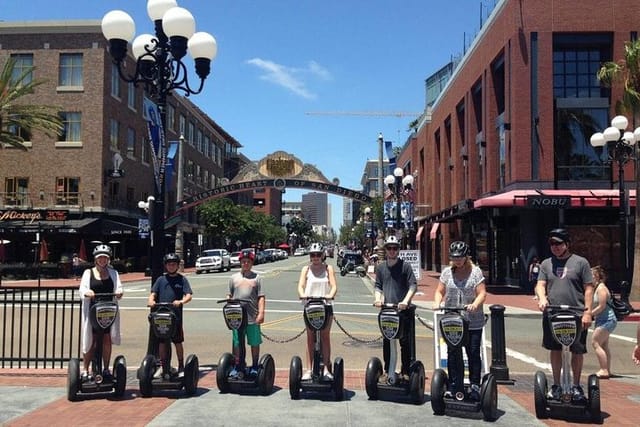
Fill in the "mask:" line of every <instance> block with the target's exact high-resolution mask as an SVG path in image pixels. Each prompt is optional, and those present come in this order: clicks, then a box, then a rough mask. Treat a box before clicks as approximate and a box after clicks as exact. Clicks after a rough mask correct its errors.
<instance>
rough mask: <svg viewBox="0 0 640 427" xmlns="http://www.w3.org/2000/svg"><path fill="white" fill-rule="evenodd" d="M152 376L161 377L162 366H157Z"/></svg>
mask: <svg viewBox="0 0 640 427" xmlns="http://www.w3.org/2000/svg"><path fill="white" fill-rule="evenodd" d="M153 378H162V366H158V368H157V369H156V372H155V373H154V374H153Z"/></svg>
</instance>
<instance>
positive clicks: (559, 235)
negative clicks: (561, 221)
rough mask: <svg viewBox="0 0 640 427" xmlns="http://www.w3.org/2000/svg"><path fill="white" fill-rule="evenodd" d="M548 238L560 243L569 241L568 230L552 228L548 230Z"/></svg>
mask: <svg viewBox="0 0 640 427" xmlns="http://www.w3.org/2000/svg"><path fill="white" fill-rule="evenodd" d="M549 240H553V241H556V242H560V243H565V242H570V241H571V237H569V232H568V231H567V230H566V229H564V228H554V229H553V230H551V231H550V232H549Z"/></svg>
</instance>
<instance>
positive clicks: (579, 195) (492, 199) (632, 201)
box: [473, 189, 636, 209]
mask: <svg viewBox="0 0 640 427" xmlns="http://www.w3.org/2000/svg"><path fill="white" fill-rule="evenodd" d="M628 191H629V205H630V206H635V205H636V191H635V189H629V190H628ZM619 195H620V192H619V190H615V189H614V190H539V191H536V190H513V191H507V192H505V193H500V194H494V195H493V196H488V197H483V198H481V199H478V200H476V201H475V202H473V207H474V208H476V209H479V208H501V207H512V206H523V207H524V206H527V198H528V197H530V196H533V197H541V196H543V197H544V196H548V197H568V198H569V199H570V200H571V205H570V206H571V207H607V206H619V203H618V198H619Z"/></svg>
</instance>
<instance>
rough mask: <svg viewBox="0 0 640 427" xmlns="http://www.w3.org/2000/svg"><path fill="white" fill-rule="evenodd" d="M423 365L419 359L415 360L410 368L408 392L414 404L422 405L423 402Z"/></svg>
mask: <svg viewBox="0 0 640 427" xmlns="http://www.w3.org/2000/svg"><path fill="white" fill-rule="evenodd" d="M424 377H425V373H424V365H423V364H422V362H421V361H419V360H418V361H416V362H415V363H414V364H413V366H412V369H411V377H410V380H409V381H410V384H411V385H410V388H409V394H410V395H411V400H412V401H413V403H415V404H416V405H422V403H423V402H424V379H425V378H424Z"/></svg>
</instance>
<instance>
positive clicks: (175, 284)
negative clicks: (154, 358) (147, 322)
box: [147, 253, 193, 372]
mask: <svg viewBox="0 0 640 427" xmlns="http://www.w3.org/2000/svg"><path fill="white" fill-rule="evenodd" d="M179 266H180V257H179V256H178V255H176V254H173V253H171V254H167V255H165V257H164V267H165V270H167V272H166V273H165V274H164V275H163V276H160V277H158V279H156V281H155V283H154V284H153V286H152V287H151V294H150V295H149V300H148V302H147V305H148V306H149V307H152V308H153V307H154V306H155V305H156V302H165V303H167V302H169V303H173V309H174V313H175V314H176V323H177V324H176V331H175V333H174V335H173V338H172V340H171V341H172V342H173V343H174V344H175V346H176V356H178V371H179V372H182V371H183V370H184V347H183V345H182V343H183V342H184V330H183V327H182V306H183V305H185V304H187V303H188V302H189V301H191V296H192V294H193V291H192V290H191V285H190V284H189V281H188V280H187V278H186V277H184V276H183V275H182V274H180V273H178V267H179ZM167 345H170V344H168V343H164V342H161V343H160V345H159V347H158V353H159V354H158V356H159V357H160V360H161V361H162V362H164V360H165V358H166V355H167V347H166V346H167Z"/></svg>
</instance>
